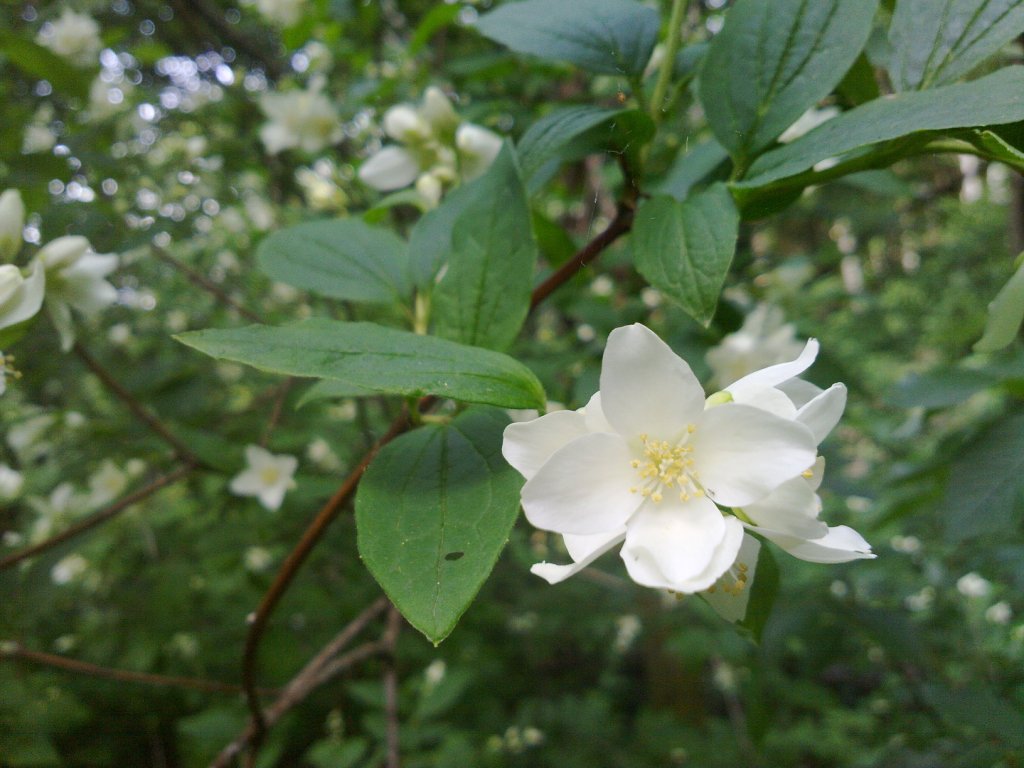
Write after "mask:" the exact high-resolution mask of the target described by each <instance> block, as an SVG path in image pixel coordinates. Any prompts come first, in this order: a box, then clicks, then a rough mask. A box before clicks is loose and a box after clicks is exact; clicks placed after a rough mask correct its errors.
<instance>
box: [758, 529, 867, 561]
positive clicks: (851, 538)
mask: <svg viewBox="0 0 1024 768" xmlns="http://www.w3.org/2000/svg"><path fill="white" fill-rule="evenodd" d="M754 530H755V531H757V532H758V533H760V534H761V535H763V536H764V537H765V538H766V539H770V540H771V541H774V542H775V543H776V544H778V545H779V546H780V547H782V548H783V549H784V550H786V551H787V552H789V554H791V555H793V557H798V558H800V559H801V560H806V561H807V562H809V563H846V562H849V561H850V560H861V559H870V558H874V557H875V555H874V553H872V551H871V545H870V544H868V543H867V542H866V541H865V540H864V537H863V536H861V535H860V534H859V533H857V532H856V531H855V530H853V529H852V528H850V527H848V526H845V525H836V526H833V527H831V528H829V529H828V533H827V534H825V535H824V536H822V537H821V538H820V539H814V540H812V541H807V540H805V539H799V538H796V537H793V536H786V535H784V534H780V533H777V532H775V531H767V530H765V531H762V530H760V529H758V528H754Z"/></svg>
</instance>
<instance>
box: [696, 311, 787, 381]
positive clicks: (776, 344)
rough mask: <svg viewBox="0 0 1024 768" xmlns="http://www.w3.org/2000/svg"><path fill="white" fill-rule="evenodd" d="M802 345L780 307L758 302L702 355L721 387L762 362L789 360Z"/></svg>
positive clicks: (760, 366) (771, 362) (750, 371)
mask: <svg viewBox="0 0 1024 768" xmlns="http://www.w3.org/2000/svg"><path fill="white" fill-rule="evenodd" d="M802 347H803V344H802V343H801V342H800V341H798V340H797V338H796V329H795V328H794V327H793V326H792V324H790V323H786V322H785V317H784V316H783V314H782V310H781V309H779V308H778V307H773V306H771V305H769V304H758V305H757V306H756V307H755V308H754V310H753V311H752V312H751V313H750V314H749V315H747V317H746V319H745V320H744V321H743V326H742V327H741V328H740V329H739V330H738V331H736V332H735V333H730V334H729V335H728V336H726V337H725V338H724V339H722V341H721V343H719V344H718V346H716V347H712V348H711V349H709V350H708V352H707V355H705V359H706V360H707V363H708V366H710V368H711V371H712V373H713V374H714V383H715V384H716V385H717V386H719V387H724V386H726V385H727V384H731V383H732V382H734V381H736V380H737V379H739V378H741V377H743V376H746V375H747V374H748V373H752V372H753V371H756V370H759V369H761V368H764V367H765V366H766V365H772V364H774V363H781V362H782V361H784V360H789V359H790V358H792V357H793V356H794V355H796V354H798V353H799V352H800V349H801V348H802Z"/></svg>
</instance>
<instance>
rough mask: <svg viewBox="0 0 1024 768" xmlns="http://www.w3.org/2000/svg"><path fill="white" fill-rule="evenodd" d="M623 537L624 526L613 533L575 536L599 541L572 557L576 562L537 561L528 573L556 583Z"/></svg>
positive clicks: (577, 570)
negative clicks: (568, 563)
mask: <svg viewBox="0 0 1024 768" xmlns="http://www.w3.org/2000/svg"><path fill="white" fill-rule="evenodd" d="M625 537H626V529H625V528H620V529H619V530H618V531H617V532H615V533H613V534H599V535H596V536H587V537H582V536H577V537H576V538H577V539H582V538H586V539H588V540H591V541H594V540H599V541H600V543H599V544H598V545H597V546H591V548H590V549H589V551H588V552H587V553H586V555H584V556H582V557H580V558H576V557H573V560H575V561H576V562H574V563H572V564H570V565H557V564H555V563H537V564H536V565H534V566H532V567H531V568H530V573H533V574H535V575H537V576H540V577H541V578H542V579H544V580H545V581H546V582H547V583H548V584H558V583H559V582H561V581H565V580H566V579H568V578H569V577H570V576H574V575H576V574H577V573H579V572H580V571H582V570H583V569H584V568H586V567H587V566H588V565H590V564H591V563H592V562H594V561H595V560H596V559H597V558H599V557H600V556H601V555H603V554H604V553H605V552H607V551H608V550H610V549H612V548H613V547H615V546H617V545H618V544H619V543H620V542H621V541H622V540H623V539H624V538H625ZM566 547H567V548H568V537H566ZM571 551H572V550H571V549H570V552H571Z"/></svg>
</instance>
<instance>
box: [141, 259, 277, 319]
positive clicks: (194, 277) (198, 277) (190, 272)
mask: <svg viewBox="0 0 1024 768" xmlns="http://www.w3.org/2000/svg"><path fill="white" fill-rule="evenodd" d="M150 247H151V248H152V250H153V255H154V256H156V257H157V258H158V259H160V261H162V262H164V263H165V264H169V265H171V266H172V267H174V268H175V269H176V270H178V271H179V272H181V273H182V274H183V275H185V277H187V278H188V279H189V282H191V283H192V284H193V285H196V286H198V287H200V288H202V289H203V290H204V291H207V292H208V293H210V294H211V295H213V296H214V297H215V298H216V299H217V300H218V301H220V302H221V303H222V304H225V305H227V306H229V307H231V308H232V309H233V310H235V311H236V312H237V313H238V314H240V315H241V316H242V317H244V318H245V319H246V320H249V321H250V322H253V323H262V322H263V319H262V318H261V317H260V316H259V315H258V314H256V313H255V312H253V311H252V310H250V309H246V308H245V307H243V306H242V305H241V304H239V303H238V302H237V301H235V300H234V299H233V298H231V297H230V296H229V295H228V294H227V292H226V291H225V290H224V289H223V288H221V287H220V286H219V285H217V284H216V283H215V282H213V281H212V280H210V279H209V278H208V277H206V276H205V275H202V274H200V273H199V272H197V271H196V270H194V269H192V267H190V266H188V265H187V264H185V263H184V262H182V261H180V260H179V259H177V258H175V257H174V256H173V255H172V254H171V253H170V252H169V251H166V250H164V249H163V248H161V247H160V246H158V245H152V246H150Z"/></svg>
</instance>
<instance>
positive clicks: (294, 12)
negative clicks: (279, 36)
mask: <svg viewBox="0 0 1024 768" xmlns="http://www.w3.org/2000/svg"><path fill="white" fill-rule="evenodd" d="M305 5H306V2H305V0H256V10H258V11H259V12H260V15H261V16H263V18H265V19H266V20H267V21H269V22H271V23H272V24H276V25H278V26H280V27H290V26H292V25H293V24H295V23H296V22H297V21H298V20H299V19H300V18H302V9H303V7H305Z"/></svg>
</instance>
